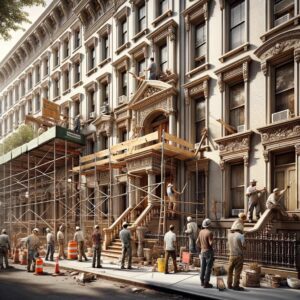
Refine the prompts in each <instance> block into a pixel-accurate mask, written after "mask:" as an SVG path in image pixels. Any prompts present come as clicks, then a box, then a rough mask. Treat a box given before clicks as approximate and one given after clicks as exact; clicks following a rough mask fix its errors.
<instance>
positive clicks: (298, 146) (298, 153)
mask: <svg viewBox="0 0 300 300" xmlns="http://www.w3.org/2000/svg"><path fill="white" fill-rule="evenodd" d="M295 149H296V150H295V151H296V155H300V144H296V145H295Z"/></svg>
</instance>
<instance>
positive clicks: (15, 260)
mask: <svg viewBox="0 0 300 300" xmlns="http://www.w3.org/2000/svg"><path fill="white" fill-rule="evenodd" d="M14 263H15V264H19V263H20V258H19V249H18V248H16V249H15V254H14Z"/></svg>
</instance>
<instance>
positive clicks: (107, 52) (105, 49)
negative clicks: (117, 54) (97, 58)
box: [102, 35, 109, 60]
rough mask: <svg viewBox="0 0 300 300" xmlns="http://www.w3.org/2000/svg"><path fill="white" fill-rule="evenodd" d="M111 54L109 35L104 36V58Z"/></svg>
mask: <svg viewBox="0 0 300 300" xmlns="http://www.w3.org/2000/svg"><path fill="white" fill-rule="evenodd" d="M108 54H109V43H108V35H105V36H103V37H102V60H105V59H107V58H108Z"/></svg>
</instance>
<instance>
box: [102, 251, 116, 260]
mask: <svg viewBox="0 0 300 300" xmlns="http://www.w3.org/2000/svg"><path fill="white" fill-rule="evenodd" d="M101 256H105V257H109V258H115V259H119V258H120V255H119V254H113V253H109V252H105V251H104V250H103V251H102V252H101Z"/></svg>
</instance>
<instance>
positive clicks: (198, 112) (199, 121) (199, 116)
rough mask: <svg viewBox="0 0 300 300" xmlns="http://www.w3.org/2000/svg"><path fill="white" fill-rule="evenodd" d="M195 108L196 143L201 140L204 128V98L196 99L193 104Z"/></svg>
mask: <svg viewBox="0 0 300 300" xmlns="http://www.w3.org/2000/svg"><path fill="white" fill-rule="evenodd" d="M195 106H196V107H195V108H196V109H195V142H196V143H198V142H200V140H201V135H202V131H203V129H204V128H205V116H206V104H205V98H200V99H197V100H196V102H195Z"/></svg>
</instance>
